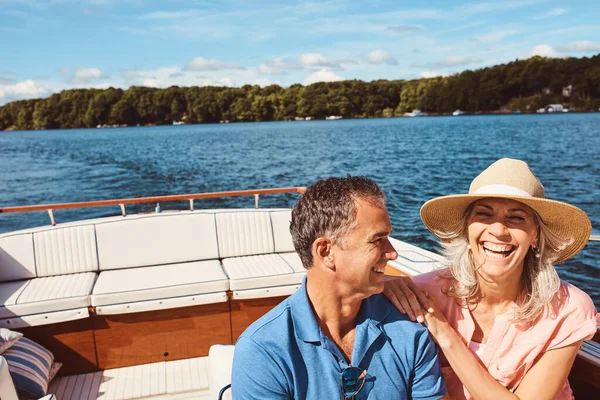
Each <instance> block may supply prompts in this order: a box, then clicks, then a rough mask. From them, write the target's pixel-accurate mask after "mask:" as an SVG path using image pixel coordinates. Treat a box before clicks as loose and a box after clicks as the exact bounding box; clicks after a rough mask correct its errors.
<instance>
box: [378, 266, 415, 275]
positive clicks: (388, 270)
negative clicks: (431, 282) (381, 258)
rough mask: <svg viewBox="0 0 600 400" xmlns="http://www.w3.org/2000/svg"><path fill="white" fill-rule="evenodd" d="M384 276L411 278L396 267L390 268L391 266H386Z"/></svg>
mask: <svg viewBox="0 0 600 400" xmlns="http://www.w3.org/2000/svg"><path fill="white" fill-rule="evenodd" d="M384 274H385V275H388V276H410V275H409V274H407V273H405V272H402V271H400V270H398V269H396V268H394V267H390V266H389V265H386V266H385V272H384Z"/></svg>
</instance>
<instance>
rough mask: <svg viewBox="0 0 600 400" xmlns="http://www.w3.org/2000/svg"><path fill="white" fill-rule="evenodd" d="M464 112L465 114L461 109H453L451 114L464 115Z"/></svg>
mask: <svg viewBox="0 0 600 400" xmlns="http://www.w3.org/2000/svg"><path fill="white" fill-rule="evenodd" d="M464 114H465V112H464V111H461V110H455V111H454V112H453V113H452V115H454V116H455V117H456V116H459V115H464Z"/></svg>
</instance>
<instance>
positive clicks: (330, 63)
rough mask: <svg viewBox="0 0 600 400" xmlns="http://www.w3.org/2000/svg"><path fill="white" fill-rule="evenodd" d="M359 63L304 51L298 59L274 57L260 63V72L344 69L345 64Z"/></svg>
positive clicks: (281, 72) (275, 72)
mask: <svg viewBox="0 0 600 400" xmlns="http://www.w3.org/2000/svg"><path fill="white" fill-rule="evenodd" d="M344 64H347V65H350V64H358V62H356V61H355V60H350V59H343V60H331V59H329V58H327V57H325V56H323V55H322V54H320V53H304V54H302V55H301V56H300V57H299V58H298V59H297V60H293V59H289V58H281V57H277V58H273V59H271V60H267V61H266V62H264V63H262V64H260V65H259V66H258V68H257V71H258V73H260V74H263V75H285V74H287V73H288V71H292V70H302V69H313V70H315V69H323V68H325V69H332V70H343V69H344V67H343V65H344Z"/></svg>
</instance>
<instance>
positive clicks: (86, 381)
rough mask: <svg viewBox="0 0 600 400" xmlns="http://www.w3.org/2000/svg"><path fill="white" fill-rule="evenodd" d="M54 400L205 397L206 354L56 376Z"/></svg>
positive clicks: (206, 380)
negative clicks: (184, 358) (55, 399)
mask: <svg viewBox="0 0 600 400" xmlns="http://www.w3.org/2000/svg"><path fill="white" fill-rule="evenodd" d="M48 393H54V394H55V396H56V398H57V400H96V399H98V400H125V399H165V400H166V399H169V400H171V399H199V400H202V399H209V398H210V391H209V377H208V356H206V357H197V358H191V359H187V360H176V361H162V362H156V363H152V364H144V365H136V366H131V367H122V368H115V369H109V370H105V371H98V372H94V373H88V374H80V375H71V376H64V377H59V378H56V379H54V380H53V381H52V383H51V384H50V388H49V390H48Z"/></svg>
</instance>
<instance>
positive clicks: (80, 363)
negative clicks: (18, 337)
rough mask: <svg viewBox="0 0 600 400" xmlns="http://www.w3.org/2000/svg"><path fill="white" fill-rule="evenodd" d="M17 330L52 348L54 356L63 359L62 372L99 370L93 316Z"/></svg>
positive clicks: (58, 359)
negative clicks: (91, 317)
mask: <svg viewBox="0 0 600 400" xmlns="http://www.w3.org/2000/svg"><path fill="white" fill-rule="evenodd" d="M15 330H17V331H19V332H22V333H23V335H24V336H25V337H27V338H29V339H31V340H33V341H34V342H36V343H39V344H41V345H42V346H44V347H45V348H47V349H48V350H50V351H51V352H52V354H54V359H55V360H56V361H58V362H61V363H63V366H62V368H61V369H60V371H59V375H73V374H82V373H87V372H94V371H98V362H97V359H96V347H95V344H94V333H93V331H92V320H91V319H90V318H86V319H79V320H75V321H68V322H61V323H58V324H49V325H42V326H32V327H28V328H22V329H15Z"/></svg>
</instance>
